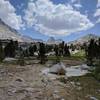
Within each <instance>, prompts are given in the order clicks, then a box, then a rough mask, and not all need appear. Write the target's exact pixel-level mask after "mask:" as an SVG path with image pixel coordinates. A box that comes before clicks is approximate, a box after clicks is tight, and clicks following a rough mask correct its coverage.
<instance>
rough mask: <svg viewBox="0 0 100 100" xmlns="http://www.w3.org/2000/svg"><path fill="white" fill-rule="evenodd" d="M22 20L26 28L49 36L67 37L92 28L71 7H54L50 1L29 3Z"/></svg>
mask: <svg viewBox="0 0 100 100" xmlns="http://www.w3.org/2000/svg"><path fill="white" fill-rule="evenodd" d="M24 19H25V20H26V22H27V25H28V26H31V27H32V26H33V25H34V27H35V29H36V30H37V31H39V32H41V33H42V34H46V35H49V36H57V35H61V36H62V35H69V34H70V33H73V32H78V31H82V30H86V29H89V28H91V27H93V23H92V22H91V21H90V20H89V19H88V18H87V16H85V15H82V14H81V13H80V12H79V11H76V10H74V9H73V7H72V6H71V5H64V4H58V5H55V4H53V2H51V1H50V0H37V1H36V2H29V4H28V8H27V9H26V11H25V16H24Z"/></svg>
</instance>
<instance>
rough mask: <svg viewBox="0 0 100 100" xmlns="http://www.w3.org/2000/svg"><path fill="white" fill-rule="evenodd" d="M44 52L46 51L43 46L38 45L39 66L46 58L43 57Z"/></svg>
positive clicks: (41, 44)
mask: <svg viewBox="0 0 100 100" xmlns="http://www.w3.org/2000/svg"><path fill="white" fill-rule="evenodd" d="M45 50H46V48H45V44H44V43H40V45H39V58H40V63H41V64H44V63H45V60H46V56H45V53H46V51H45Z"/></svg>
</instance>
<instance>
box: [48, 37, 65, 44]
mask: <svg viewBox="0 0 100 100" xmlns="http://www.w3.org/2000/svg"><path fill="white" fill-rule="evenodd" d="M62 41H63V40H61V39H57V40H56V39H55V38H54V37H50V38H49V39H48V40H47V44H50V45H52V44H59V43H61V42H62Z"/></svg>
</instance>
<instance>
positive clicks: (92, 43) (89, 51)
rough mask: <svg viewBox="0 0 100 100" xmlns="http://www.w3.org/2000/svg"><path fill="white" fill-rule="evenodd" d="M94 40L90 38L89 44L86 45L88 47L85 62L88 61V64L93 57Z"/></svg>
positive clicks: (91, 63)
mask: <svg viewBox="0 0 100 100" xmlns="http://www.w3.org/2000/svg"><path fill="white" fill-rule="evenodd" d="M95 52H96V51H95V41H94V39H91V40H90V44H89V45H88V48H87V62H88V65H93V59H94V56H95Z"/></svg>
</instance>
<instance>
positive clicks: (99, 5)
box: [97, 0, 100, 8]
mask: <svg viewBox="0 0 100 100" xmlns="http://www.w3.org/2000/svg"><path fill="white" fill-rule="evenodd" d="M99 7H100V0H98V3H97V8H99Z"/></svg>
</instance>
